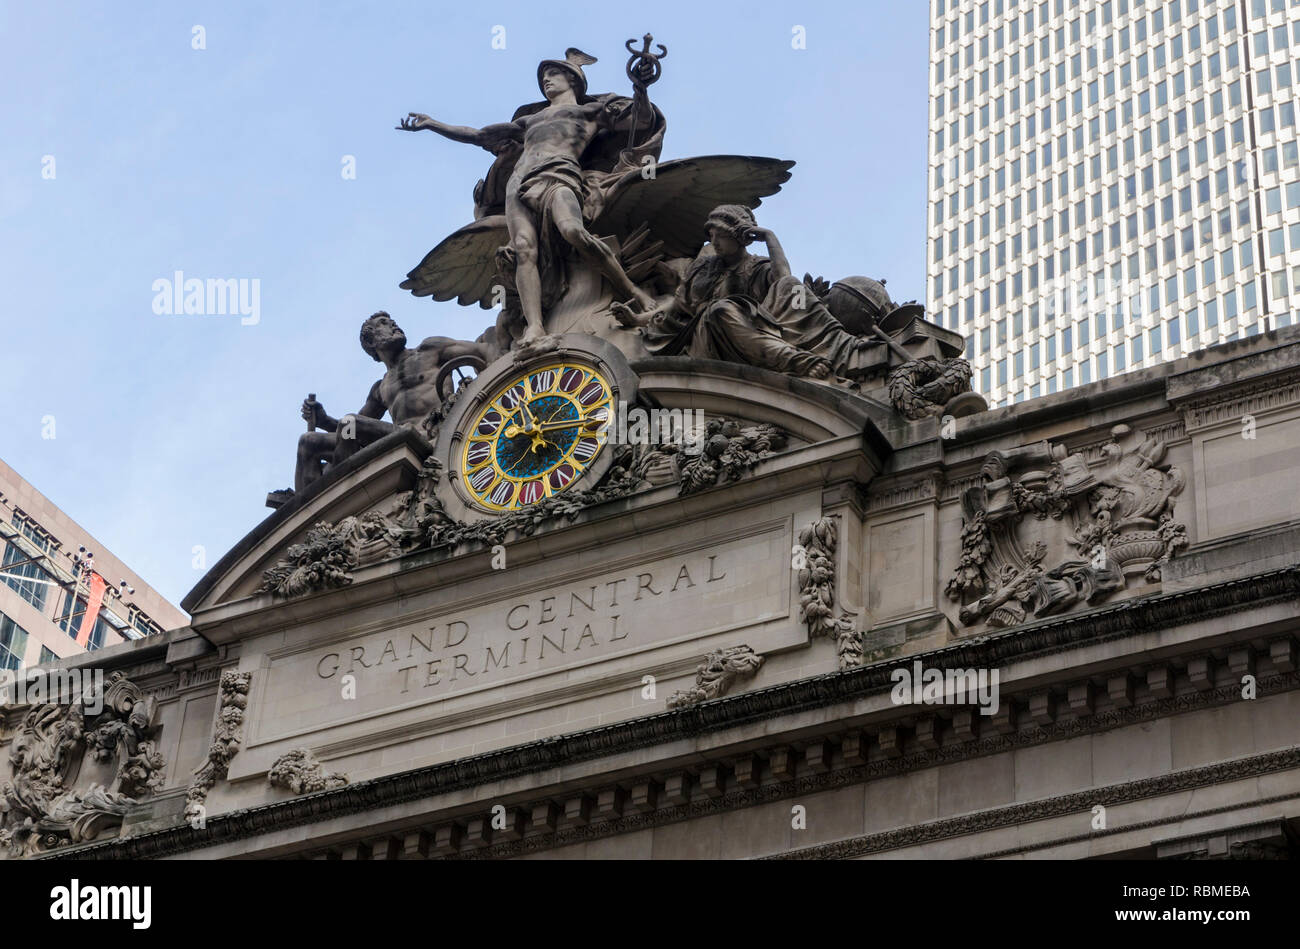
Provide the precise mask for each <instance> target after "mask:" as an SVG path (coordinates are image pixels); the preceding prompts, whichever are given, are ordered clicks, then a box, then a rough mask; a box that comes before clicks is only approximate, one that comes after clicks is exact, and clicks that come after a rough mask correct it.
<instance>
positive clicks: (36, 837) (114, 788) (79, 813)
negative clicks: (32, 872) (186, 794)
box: [0, 672, 166, 856]
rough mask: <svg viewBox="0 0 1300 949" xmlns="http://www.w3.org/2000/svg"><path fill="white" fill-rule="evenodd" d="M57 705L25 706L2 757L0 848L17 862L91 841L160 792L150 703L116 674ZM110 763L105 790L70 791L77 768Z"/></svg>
mask: <svg viewBox="0 0 1300 949" xmlns="http://www.w3.org/2000/svg"><path fill="white" fill-rule="evenodd" d="M68 698H69V699H70V701H68V702H63V703H41V704H35V705H32V706H31V707H30V708H29V709H28V711H27V714H26V715H25V716H24V717H23V721H22V724H21V725H20V726H19V730H18V733H17V734H16V735H15V736H14V739H13V742H12V744H11V745H10V749H9V762H10V766H11V769H12V774H13V777H12V780H10V781H7V782H6V783H5V785H4V788H3V802H2V804H0V844H3V845H5V846H6V847H7V848H8V850H9V853H10V855H11V856H23V855H29V854H34V853H39V852H43V851H47V850H51V849H54V848H57V847H62V846H65V845H68V844H74V843H81V842H84V841H88V840H93V839H94V838H95V837H97V836H99V835H100V834H101V833H102V832H103V831H105V830H109V829H112V828H115V827H118V826H120V825H121V823H122V818H123V817H124V816H125V815H126V813H127V812H128V811H129V810H130V809H131V808H132V807H134V806H135V805H136V804H137V803H139V802H140V800H142V799H143V798H146V797H149V796H151V795H153V794H155V793H156V792H157V791H158V789H159V788H160V787H161V786H162V782H163V780H164V768H165V765H166V760H165V759H164V757H163V756H162V754H161V753H159V751H158V746H157V741H156V735H155V732H156V730H157V729H156V726H155V725H154V715H155V712H156V709H157V701H156V700H155V699H154V698H153V697H152V696H146V695H145V694H144V692H143V691H142V690H141V689H140V687H139V686H137V685H135V684H134V683H133V682H131V681H129V680H128V679H127V678H126V677H125V676H124V675H123V673H121V672H114V673H113V674H112V675H111V676H110V677H109V679H108V685H107V687H106V688H104V690H103V694H102V695H99V694H98V693H97V692H96V691H95V686H94V685H91V686H89V687H87V688H86V689H84V690H82V691H80V692H79V693H78V694H76V695H71V696H68ZM87 761H89V762H91V763H92V765H91V766H92V767H93V766H94V765H95V764H100V765H102V764H108V763H112V762H116V769H115V771H114V774H113V778H112V779H111V781H109V782H108V783H107V784H104V783H97V782H92V783H90V784H89V785H87V786H85V787H77V786H76V784H77V778H78V777H79V776H81V771H82V767H83V765H85V764H86V762H87Z"/></svg>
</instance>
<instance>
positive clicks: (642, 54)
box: [623, 33, 668, 148]
mask: <svg viewBox="0 0 1300 949" xmlns="http://www.w3.org/2000/svg"><path fill="white" fill-rule="evenodd" d="M653 40H654V37H653V36H651V35H650V34H649V33H647V34H646V35H645V36H643V37H641V42H642V43H643V44H644V45H643V46H642V47H641V49H637V48H636V45H635V44H636V40H635V39H630V40H628V41H627V42H625V43H624V44H623V45H624V47H626V48H627V51H628V52H629V53H631V54H632V55H631V56H629V57H628V58H627V70H626V71H627V78H628V79H630V80H631V81H632V88H633V90H635V91H640V92H642V93H644V92H645V91H646V89H647V88H649V87H650V86H652V85H654V84H655V83H656V82H658V81H659V77H660V76H661V75H662V74H663V71H664V68H663V67H662V66H660V65H659V60H661V59H664V58H666V57H667V56H668V49H667V47H665V46H664V44H663V43H656V44H655V45H656V46H658V47H659V52H657V53H652V52H650V43H651V42H652V41H653ZM640 98H641V97H640V96H637V95H635V94H634V95H633V97H632V128H631V130H630V131H629V132H628V136H627V147H628V148H632V147H633V146H635V145H636V127H637V122H638V120H639V119H640V116H638V115H637V112H638V111H639V110H640Z"/></svg>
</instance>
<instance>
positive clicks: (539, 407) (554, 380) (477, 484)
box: [459, 361, 613, 511]
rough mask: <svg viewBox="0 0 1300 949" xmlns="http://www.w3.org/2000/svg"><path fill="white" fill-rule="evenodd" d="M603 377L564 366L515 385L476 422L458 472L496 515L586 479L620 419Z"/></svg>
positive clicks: (542, 369) (542, 371)
mask: <svg viewBox="0 0 1300 949" xmlns="http://www.w3.org/2000/svg"><path fill="white" fill-rule="evenodd" d="M612 401H613V394H612V389H611V385H610V382H609V380H607V379H605V377H604V376H602V375H601V373H600V370H599V369H596V368H593V367H590V366H586V365H583V364H582V363H577V362H572V361H557V362H552V363H549V364H547V365H544V366H540V367H538V368H535V369H530V370H528V371H527V372H524V373H521V374H520V375H519V376H518V377H517V378H514V379H511V380H509V381H508V382H507V383H506V385H505V386H504V387H502V388H501V389H500V390H499V391H498V392H496V393H495V395H494V396H493V397H492V398H490V400H489V401H488V404H487V406H486V407H485V408H483V409H482V410H481V411H480V412H478V413H477V416H476V417H475V418H474V419H473V421H472V423H471V425H470V428H469V431H468V434H469V437H468V439H467V440H466V442H465V447H464V449H463V450H462V452H461V458H460V467H459V471H460V474H461V477H462V479H463V481H464V484H465V486H466V487H467V488H468V489H469V491H470V493H471V494H472V495H473V497H474V500H475V501H476V502H477V503H478V504H480V505H482V506H483V507H485V508H487V509H488V510H490V511H510V510H514V509H515V508H520V507H526V506H527V505H529V504H536V503H537V502H538V501H540V500H542V498H549V497H552V496H554V495H556V494H559V493H560V492H561V491H563V490H565V489H566V488H567V487H569V485H571V484H573V483H575V482H576V481H577V480H578V479H579V478H581V477H582V475H583V473H584V472H585V471H586V470H587V467H588V466H589V465H590V464H591V463H592V462H593V461H594V460H595V458H596V456H597V455H598V454H599V453H600V451H601V449H602V448H603V447H604V445H605V439H606V436H607V428H608V426H609V422H610V419H611V417H612V413H613V405H612V404H611V403H612Z"/></svg>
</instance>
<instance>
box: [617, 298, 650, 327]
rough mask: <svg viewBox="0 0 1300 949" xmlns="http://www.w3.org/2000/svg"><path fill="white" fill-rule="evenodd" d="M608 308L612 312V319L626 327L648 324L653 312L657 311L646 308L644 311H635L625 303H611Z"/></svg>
mask: <svg viewBox="0 0 1300 949" xmlns="http://www.w3.org/2000/svg"><path fill="white" fill-rule="evenodd" d="M609 309H610V312H611V313H613V314H614V319H616V320H618V322H619V323H620V324H622V325H623V326H626V327H627V328H628V329H635V328H636V327H638V326H646V325H648V324H649V323H650V320H651V319H652V318H653V317H654V315H655V313H656V312H658V311H657V310H648V311H646V312H644V313H635V312H633V311H632V308H631V307H630V306H628V305H627V304H626V303H611V304H610V307H609Z"/></svg>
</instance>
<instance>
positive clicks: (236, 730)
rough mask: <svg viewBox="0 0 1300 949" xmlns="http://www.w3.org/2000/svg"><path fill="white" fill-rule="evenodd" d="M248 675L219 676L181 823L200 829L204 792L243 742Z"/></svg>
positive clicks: (226, 768) (221, 774) (223, 772)
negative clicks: (203, 752) (212, 722)
mask: <svg viewBox="0 0 1300 949" xmlns="http://www.w3.org/2000/svg"><path fill="white" fill-rule="evenodd" d="M252 679H253V674H252V673H251V672H236V671H234V670H233V669H227V670H226V671H225V672H223V673H221V684H220V686H219V687H218V688H219V700H220V705H219V707H218V709H217V723H216V726H215V727H214V728H213V732H212V744H211V745H210V746H209V747H208V757H207V760H205V761H204V762H203V763H202V764H200V765H199V766H198V767H197V768H195V769H194V780H193V781H192V782H191V783H190V789H189V791H188V792H186V794H185V819H186V820H187V821H189V822H190V823H191V824H198V825H200V826H201V825H202V822H203V820H204V818H205V805H206V803H207V799H208V792H209V791H211V790H212V788H213V787H214V786H215V785H216V783H217V782H218V781H219V780H221V779H222V778H224V777H225V776H226V774H227V773H228V772H229V771H230V762H231V759H233V758H234V757H235V755H236V754H237V753H238V752H239V746H240V744H241V743H242V742H243V740H244V712H245V711H246V710H247V709H248V689H249V686H250V684H251V683H252Z"/></svg>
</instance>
